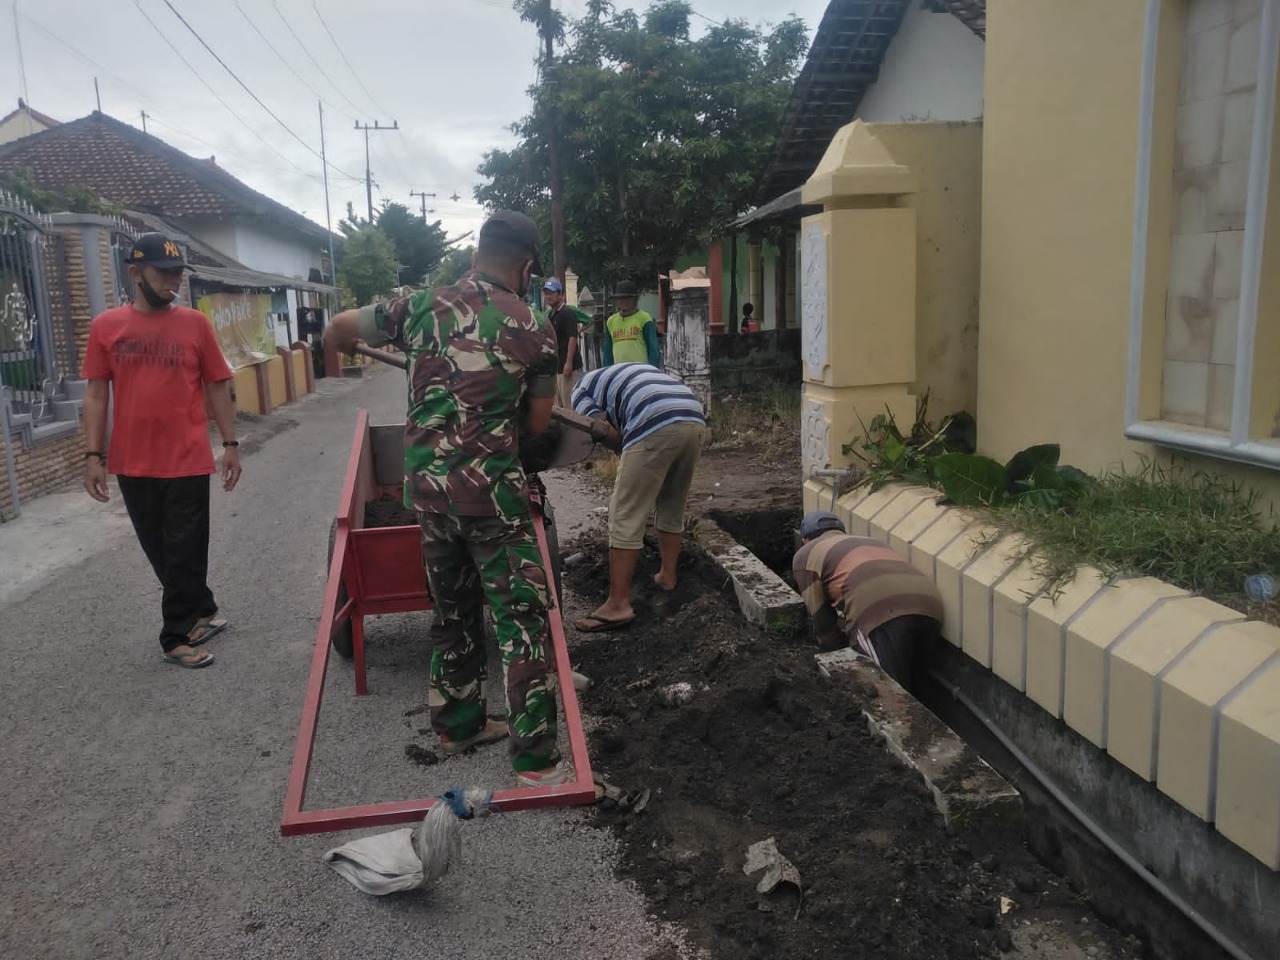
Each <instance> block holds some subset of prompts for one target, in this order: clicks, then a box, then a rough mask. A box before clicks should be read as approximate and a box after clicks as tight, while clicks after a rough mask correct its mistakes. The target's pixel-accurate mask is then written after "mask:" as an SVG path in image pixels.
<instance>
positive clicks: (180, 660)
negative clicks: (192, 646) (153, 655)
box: [160, 650, 213, 670]
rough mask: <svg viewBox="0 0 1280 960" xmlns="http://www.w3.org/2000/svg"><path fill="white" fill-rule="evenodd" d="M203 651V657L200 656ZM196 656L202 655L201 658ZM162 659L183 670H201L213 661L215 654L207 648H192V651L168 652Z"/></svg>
mask: <svg viewBox="0 0 1280 960" xmlns="http://www.w3.org/2000/svg"><path fill="white" fill-rule="evenodd" d="M201 653H203V654H204V656H203V657H201V656H200V654H201ZM195 657H200V659H198V660H197V659H193V658H195ZM160 659H161V660H163V661H164V662H165V663H171V664H173V665H174V666H175V667H181V668H182V669H183V670H199V669H201V668H202V667H207V666H209V664H211V663H213V654H212V653H209V652H208V651H207V650H192V651H191V652H190V653H174V654H169V653H166V654H165V655H164V656H162V657H161V658H160Z"/></svg>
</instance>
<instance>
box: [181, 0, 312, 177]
mask: <svg viewBox="0 0 1280 960" xmlns="http://www.w3.org/2000/svg"><path fill="white" fill-rule="evenodd" d="M164 5H165V6H166V7H168V8H169V12H170V13H172V14H173V15H174V16H175V17H177V18H178V19H179V20H180V21H182V25H183V26H184V27H186V28H187V29H188V30H189V31H191V35H192V36H193V37H195V38H196V40H198V41H199V42H200V46H202V47H204V48H205V50H207V51H208V52H209V56H211V57H213V59H215V60H217V61H218V63H219V64H221V65H222V69H223V70H226V71H227V73H229V74H231V79H232V80H234V81H235V82H236V83H238V84H240V86H241V87H242V88H243V89H244V92H245V93H247V94H248V95H249V96H250V97H252V98H253V102H254V103H256V104H257V105H258V106H260V107H261V108H262V109H263V110H265V111H267V113H268V115H270V117H271V119H272V120H274V121H275V122H276V123H278V124H280V126H281V127H283V128H284V130H285V132H286V133H288V134H289V136H291V137H293V139H295V140H297V141H298V143H300V144H302V145H303V146H304V147H306V148H307V150H309V151H311V153H313V154H314V155H315V157H316V159H317V160H321V162H323V159H322V158H321V156H320V154H319V152H318V151H317V150H316V149H315V148H314V147H312V146H311V144H309V143H307V141H305V140H303V139H302V138H301V137H300V136H298V135H297V134H296V133H294V132H293V129H292V128H291V127H290V126H289V125H288V124H287V123H285V122H284V121H283V120H281V119H280V118H279V117H278V116H276V114H275V111H273V110H272V109H271V108H270V107H268V106H267V105H266V104H265V103H263V102H262V99H261V98H260V97H259V96H258V95H257V94H256V93H254V92H253V91H252V90H250V89H249V85H248V84H246V83H245V82H244V81H243V80H241V79H240V78H239V77H238V76H236V72H235V71H234V70H232V69H231V68H230V67H229V66H227V63H226V61H225V60H223V59H222V58H221V57H220V56H218V55H217V54H216V53H214V51H213V47H211V46H209V44H207V43H205V42H204V37H202V36H200V34H198V33H196V29H195V27H193V26H191V24H189V23H187V20H186V18H185V17H184V16H183V15H182V14H180V13H179V12H178V11H177V8H175V7H174V5H173V4H172V3H170V2H169V0H164Z"/></svg>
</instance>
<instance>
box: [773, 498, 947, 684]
mask: <svg viewBox="0 0 1280 960" xmlns="http://www.w3.org/2000/svg"><path fill="white" fill-rule="evenodd" d="M800 536H801V538H802V539H803V540H804V546H802V547H801V548H800V549H799V550H798V551H797V552H796V555H795V559H794V560H792V563H791V572H792V574H793V575H794V576H795V580H796V589H798V590H799V591H800V595H801V596H802V597H803V598H804V604H805V606H806V607H807V608H808V610H809V615H810V616H811V617H812V618H813V633H814V638H815V639H816V640H817V642H818V649H820V650H835V649H837V648H838V647H843V646H845V645H846V644H849V645H850V646H853V647H854V648H855V649H857V650H859V651H861V652H862V653H865V654H866V655H867V656H868V657H870V658H871V659H872V660H874V661H875V662H876V663H878V664H879V665H880V666H881V667H883V668H884V670H885V672H886V673H888V674H889V675H890V676H891V677H893V678H894V679H895V680H897V681H898V682H899V683H900V684H902V686H904V687H905V688H907V689H908V690H910V689H912V681H913V679H914V672H915V666H916V663H917V662H918V660H919V658H920V655H921V654H922V653H923V652H924V649H925V648H926V646H927V645H928V644H929V643H930V642H932V640H933V639H934V638H936V637H937V636H938V635H939V633H940V631H941V628H942V596H941V594H939V593H938V588H937V587H936V586H935V585H934V583H933V581H932V580H931V579H930V578H929V577H926V576H925V575H924V574H923V573H921V572H920V571H919V570H917V569H916V568H915V567H913V566H911V564H909V563H907V562H906V561H905V560H903V559H902V557H900V556H899V555H898V554H897V553H896V552H895V551H894V550H893V549H892V548H890V547H887V546H885V545H884V544H883V543H881V542H880V541H879V540H872V539H871V538H870V537H854V536H850V535H849V534H847V533H845V530H844V524H843V523H841V522H840V518H839V517H837V516H836V515H835V514H834V513H828V512H827V511H825V510H815V511H813V512H811V513H808V514H806V515H805V518H804V520H803V521H801V524H800Z"/></svg>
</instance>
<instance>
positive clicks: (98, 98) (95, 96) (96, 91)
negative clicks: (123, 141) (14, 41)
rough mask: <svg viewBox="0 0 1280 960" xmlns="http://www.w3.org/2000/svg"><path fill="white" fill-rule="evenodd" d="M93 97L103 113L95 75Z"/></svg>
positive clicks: (15, 5) (99, 110) (15, 6)
mask: <svg viewBox="0 0 1280 960" xmlns="http://www.w3.org/2000/svg"><path fill="white" fill-rule="evenodd" d="M14 8H15V9H16V8H17V4H16V3H15V4H14ZM93 99H94V100H96V101H98V112H99V113H101V112H102V94H101V93H99V92H98V78H97V77H94V78H93Z"/></svg>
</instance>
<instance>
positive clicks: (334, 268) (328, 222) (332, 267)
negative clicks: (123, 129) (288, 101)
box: [143, 101, 338, 287]
mask: <svg viewBox="0 0 1280 960" xmlns="http://www.w3.org/2000/svg"><path fill="white" fill-rule="evenodd" d="M316 106H317V107H319V108H320V165H321V167H323V168H324V227H325V236H327V237H328V238H329V282H330V283H332V284H333V286H335V287H336V286H337V285H338V265H337V264H336V263H335V262H334V260H333V219H332V218H331V217H330V216H329V161H328V160H327V159H326V157H325V152H324V103H323V102H320V101H317V102H316ZM143 116H145V114H143Z"/></svg>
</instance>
